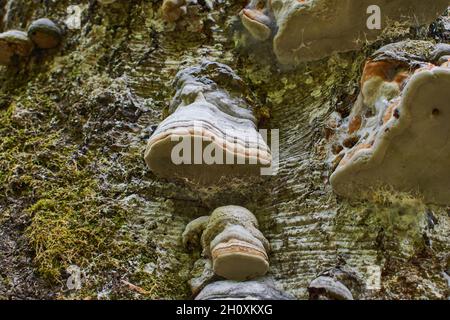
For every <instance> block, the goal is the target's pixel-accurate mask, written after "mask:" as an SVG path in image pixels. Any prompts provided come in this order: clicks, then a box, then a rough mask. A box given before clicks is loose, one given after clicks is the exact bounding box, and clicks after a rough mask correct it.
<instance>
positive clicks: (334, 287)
mask: <svg viewBox="0 0 450 320" xmlns="http://www.w3.org/2000/svg"><path fill="white" fill-rule="evenodd" d="M308 292H309V297H310V300H353V295H352V293H351V292H350V290H349V289H348V288H347V287H346V286H345V285H344V284H343V283H342V282H340V281H337V280H335V279H333V278H331V277H326V276H320V277H318V278H316V279H314V280H313V281H312V282H311V283H310V284H309V286H308Z"/></svg>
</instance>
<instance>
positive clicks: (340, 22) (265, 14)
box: [240, 0, 448, 65]
mask: <svg viewBox="0 0 450 320" xmlns="http://www.w3.org/2000/svg"><path fill="white" fill-rule="evenodd" d="M371 6H378V8H380V11H381V12H380V19H381V21H380V22H381V26H380V28H373V29H372V28H368V26H367V21H368V19H369V18H370V15H369V14H368V8H369V7H371ZM447 7H448V1H447V0H433V1H426V2H425V1H420V0H414V1H411V0H397V1H392V0H377V1H373V0H304V1H297V0H295V1H293V0H252V1H250V3H249V4H248V6H247V7H246V8H245V9H243V10H242V11H241V13H240V17H241V21H242V24H243V26H244V28H245V29H246V30H247V31H248V33H249V34H250V35H251V36H252V37H253V38H254V39H255V40H257V41H269V40H272V39H273V50H274V53H275V55H276V57H277V59H278V61H279V62H280V63H281V64H286V65H295V64H299V63H301V62H305V61H312V60H319V59H322V58H325V57H327V56H329V55H331V54H332V53H338V52H346V51H351V50H357V49H360V48H362V47H363V46H364V45H366V44H367V43H370V42H372V41H374V40H376V39H377V38H378V37H379V36H380V35H381V34H382V33H383V32H384V31H385V30H386V29H387V28H389V27H391V26H392V25H394V24H395V23H397V24H405V25H408V26H420V25H425V24H429V23H431V22H433V21H434V20H435V19H436V18H437V17H438V16H439V15H441V14H442V13H443V12H444V11H445V9H446V8H447Z"/></svg>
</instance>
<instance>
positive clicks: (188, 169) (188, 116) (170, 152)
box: [145, 61, 271, 184]
mask: <svg viewBox="0 0 450 320" xmlns="http://www.w3.org/2000/svg"><path fill="white" fill-rule="evenodd" d="M175 87H176V88H177V90H178V91H177V93H176V95H175V98H174V99H173V101H172V103H171V106H170V112H172V114H171V115H170V116H169V117H168V118H166V119H165V120H164V121H162V122H161V123H160V125H159V126H158V128H157V129H156V130H155V132H154V133H153V135H152V136H151V137H150V139H149V142H148V145H147V149H146V151H145V161H146V163H147V165H148V167H149V168H150V169H151V170H152V171H153V172H154V173H155V174H156V175H158V176H160V177H164V178H173V177H174V178H187V179H190V180H192V181H196V182H201V183H204V184H211V183H217V182H218V181H219V180H220V179H221V178H224V177H246V176H257V175H259V174H260V169H261V168H262V167H269V166H270V164H271V154H270V150H269V147H268V146H267V144H266V142H265V141H264V139H263V137H262V136H261V134H260V133H259V132H258V131H257V127H256V117H255V115H254V113H253V111H252V109H251V108H250V106H249V105H248V102H247V100H246V96H245V90H246V89H245V86H244V84H243V81H242V80H241V79H240V78H239V77H238V76H237V75H236V74H235V73H234V72H233V71H232V70H231V69H230V68H229V67H228V66H226V65H223V64H220V63H215V62H209V61H205V62H203V63H202V64H201V65H199V66H196V67H191V68H187V69H185V70H182V71H180V72H179V73H178V75H177V76H176V79H175Z"/></svg>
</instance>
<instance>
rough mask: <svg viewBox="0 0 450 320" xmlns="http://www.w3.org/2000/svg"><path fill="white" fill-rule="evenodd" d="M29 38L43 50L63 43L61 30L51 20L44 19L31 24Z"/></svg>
mask: <svg viewBox="0 0 450 320" xmlns="http://www.w3.org/2000/svg"><path fill="white" fill-rule="evenodd" d="M28 36H29V37H30V39H31V40H32V41H33V42H34V43H35V44H36V46H37V47H39V48H41V49H51V48H54V47H56V46H57V45H58V44H59V43H60V42H61V37H62V33H61V29H60V28H59V27H58V26H57V25H56V24H55V23H54V22H53V21H51V20H50V19H47V18H42V19H38V20H36V21H33V23H31V25H30V27H29V28H28Z"/></svg>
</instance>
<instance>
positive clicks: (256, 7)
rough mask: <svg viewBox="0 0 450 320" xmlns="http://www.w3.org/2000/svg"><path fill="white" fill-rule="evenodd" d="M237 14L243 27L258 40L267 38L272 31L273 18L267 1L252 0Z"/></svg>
mask: <svg viewBox="0 0 450 320" xmlns="http://www.w3.org/2000/svg"><path fill="white" fill-rule="evenodd" d="M239 16H240V18H241V21H242V24H243V25H244V27H245V29H247V30H248V32H249V33H250V34H251V35H252V36H253V38H255V39H256V40H259V41H266V40H268V39H269V38H270V37H271V36H272V33H273V28H274V18H273V16H272V12H271V10H270V2H269V1H261V0H252V1H250V3H249V4H248V5H247V7H246V8H245V9H243V10H242V11H241V12H240V13H239Z"/></svg>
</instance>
